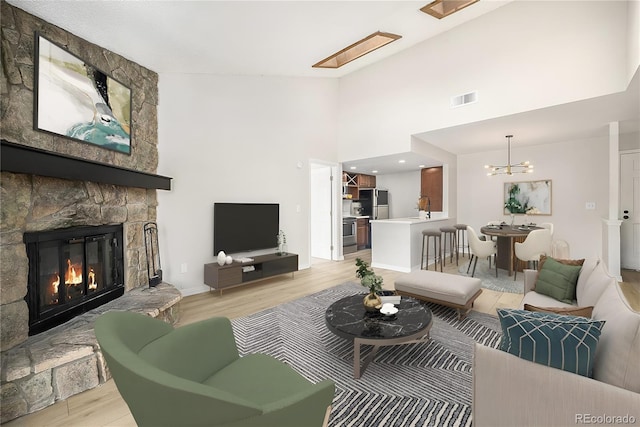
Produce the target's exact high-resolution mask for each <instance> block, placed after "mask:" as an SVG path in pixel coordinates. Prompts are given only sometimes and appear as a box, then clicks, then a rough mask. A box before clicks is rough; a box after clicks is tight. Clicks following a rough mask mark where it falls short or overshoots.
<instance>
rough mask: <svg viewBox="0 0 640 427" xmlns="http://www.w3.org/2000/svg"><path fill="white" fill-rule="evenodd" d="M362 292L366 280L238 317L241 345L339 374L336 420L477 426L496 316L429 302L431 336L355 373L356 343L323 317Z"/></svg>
mask: <svg viewBox="0 0 640 427" xmlns="http://www.w3.org/2000/svg"><path fill="white" fill-rule="evenodd" d="M358 293H362V286H360V285H359V284H358V283H354V282H350V283H345V284H342V285H338V286H336V287H333V288H330V289H326V290H324V291H321V292H318V293H316V294H312V295H309V296H306V297H304V298H301V299H298V300H295V301H292V302H288V303H285V304H282V305H279V306H276V307H274V308H272V309H268V310H265V311H261V312H259V313H256V314H253V315H250V316H247V317H243V318H239V319H235V320H233V321H232V323H233V328H234V333H235V336H236V340H237V344H238V350H239V351H240V353H241V354H246V353H256V352H260V353H266V354H270V355H272V356H274V357H276V358H278V359H279V360H281V361H283V362H285V363H287V364H289V365H290V366H292V367H293V368H294V369H296V370H297V371H298V372H300V373H301V374H302V375H304V376H305V377H306V378H307V379H309V380H310V381H312V382H318V381H321V380H323V379H327V378H328V379H332V380H333V381H335V383H336V394H335V397H334V401H333V407H332V411H331V418H330V421H329V426H331V427H343V426H354V427H355V426H358V427H360V426H362V427H374V426H375V427H377V426H385V427H386V426H470V425H471V387H472V376H471V368H472V357H473V346H474V343H475V342H479V343H481V344H483V345H486V346H490V347H493V348H497V346H498V343H499V340H500V335H501V334H500V332H499V330H500V326H499V322H498V320H497V318H495V317H493V316H490V315H488V314H483V313H477V312H471V313H470V314H469V316H467V318H465V319H464V320H462V321H460V320H458V319H457V313H456V312H455V310H453V309H450V308H447V307H443V306H439V305H435V304H428V306H429V308H430V309H431V310H432V312H433V316H434V319H433V327H432V328H431V334H430V336H431V339H430V340H429V341H428V342H426V343H420V344H407V345H400V346H391V347H383V348H381V349H380V350H379V352H378V354H377V355H376V358H375V360H374V361H373V362H371V364H370V365H369V366H368V367H367V369H366V371H365V372H364V374H363V375H362V377H361V378H360V379H358V380H356V379H354V378H353V343H352V342H351V341H348V340H344V339H342V338H339V337H338V336H336V335H334V334H333V333H331V332H330V331H329V330H328V329H327V327H326V325H325V320H324V316H325V311H326V309H327V308H328V307H329V306H330V305H331V304H332V303H333V302H335V301H336V300H338V299H340V298H343V297H346V296H349V295H354V294H358ZM363 297H364V295H363ZM370 350H371V349H370V347H367V348H366V350H365V352H364V353H363V358H364V356H366V355H367V354H368V353H369V352H370ZM301 427H304V426H301Z"/></svg>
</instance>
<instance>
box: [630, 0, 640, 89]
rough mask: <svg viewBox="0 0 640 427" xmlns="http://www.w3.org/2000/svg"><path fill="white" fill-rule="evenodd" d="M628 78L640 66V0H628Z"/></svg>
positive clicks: (631, 76)
mask: <svg viewBox="0 0 640 427" xmlns="http://www.w3.org/2000/svg"><path fill="white" fill-rule="evenodd" d="M627 5H628V10H627V17H628V19H627V79H628V80H629V81H631V79H632V78H633V75H634V74H635V72H636V70H637V69H638V66H640V1H638V0H629V1H627Z"/></svg>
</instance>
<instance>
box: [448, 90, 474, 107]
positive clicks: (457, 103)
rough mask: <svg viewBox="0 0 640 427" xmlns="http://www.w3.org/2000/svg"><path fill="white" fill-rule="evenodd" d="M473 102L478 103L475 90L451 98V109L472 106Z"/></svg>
mask: <svg viewBox="0 0 640 427" xmlns="http://www.w3.org/2000/svg"><path fill="white" fill-rule="evenodd" d="M474 102H478V91H477V90H474V91H473V92H469V93H465V94H462V95H458V96H453V97H451V108H456V107H461V106H463V105H467V104H473V103H474Z"/></svg>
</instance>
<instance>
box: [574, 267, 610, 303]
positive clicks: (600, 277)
mask: <svg viewBox="0 0 640 427" xmlns="http://www.w3.org/2000/svg"><path fill="white" fill-rule="evenodd" d="M616 282H617V281H616V279H614V278H613V277H611V276H609V273H607V269H606V267H605V266H604V263H603V262H599V263H598V265H597V266H596V267H595V268H594V269H593V271H592V272H591V274H590V275H589V277H588V278H587V281H586V282H585V283H584V289H583V291H582V294H581V295H580V299H579V300H578V305H580V306H583V307H585V306H589V305H594V306H595V305H596V303H597V302H598V299H599V298H600V295H602V293H603V292H604V290H605V289H606V288H607V286H609V285H610V284H612V283H616Z"/></svg>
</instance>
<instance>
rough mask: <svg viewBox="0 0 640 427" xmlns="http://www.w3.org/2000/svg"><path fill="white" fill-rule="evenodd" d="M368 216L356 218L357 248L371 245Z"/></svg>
mask: <svg viewBox="0 0 640 427" xmlns="http://www.w3.org/2000/svg"><path fill="white" fill-rule="evenodd" d="M370 226H371V225H370V224H369V218H358V219H357V220H356V243H357V245H358V249H366V248H370V247H371V242H370V241H369V235H370V233H369V227H370Z"/></svg>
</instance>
